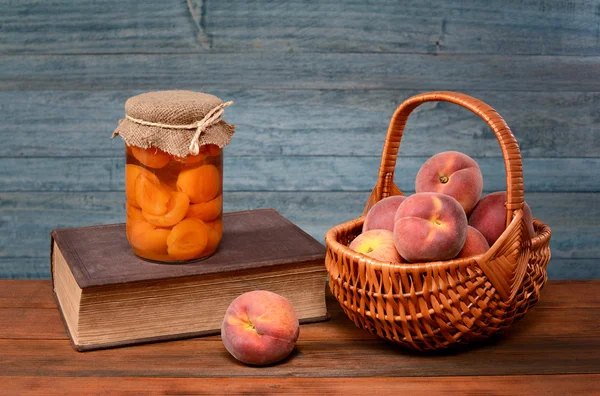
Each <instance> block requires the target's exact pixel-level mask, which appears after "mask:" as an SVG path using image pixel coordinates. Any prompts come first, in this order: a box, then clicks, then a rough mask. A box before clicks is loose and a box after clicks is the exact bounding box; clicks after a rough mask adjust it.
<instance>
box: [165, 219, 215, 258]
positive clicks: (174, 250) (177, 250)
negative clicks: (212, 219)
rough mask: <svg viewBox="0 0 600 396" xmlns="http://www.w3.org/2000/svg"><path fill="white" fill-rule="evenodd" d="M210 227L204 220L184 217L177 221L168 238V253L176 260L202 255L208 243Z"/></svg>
mask: <svg viewBox="0 0 600 396" xmlns="http://www.w3.org/2000/svg"><path fill="white" fill-rule="evenodd" d="M209 230H210V229H209V228H208V226H207V225H206V224H204V222H203V221H202V220H199V219H194V218H190V219H183V220H181V221H180V222H179V223H177V224H176V225H175V226H174V227H173V229H172V230H171V233H170V234H169V237H168V238H167V247H168V253H169V256H171V258H173V259H175V260H180V261H183V260H192V259H195V258H199V257H201V256H202V252H203V251H204V249H206V245H207V244H208V231H209Z"/></svg>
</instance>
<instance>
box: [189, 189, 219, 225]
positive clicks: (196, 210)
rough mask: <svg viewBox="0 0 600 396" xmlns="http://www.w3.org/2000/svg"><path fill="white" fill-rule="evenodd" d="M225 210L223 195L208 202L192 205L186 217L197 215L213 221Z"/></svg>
mask: <svg viewBox="0 0 600 396" xmlns="http://www.w3.org/2000/svg"><path fill="white" fill-rule="evenodd" d="M222 211H223V195H219V196H218V197H216V198H215V199H213V200H210V201H208V202H200V203H197V204H193V205H190V207H189V208H188V211H187V213H186V214H185V217H196V218H198V219H200V220H202V221H212V220H214V219H216V218H217V217H219V215H220V214H221V212H222Z"/></svg>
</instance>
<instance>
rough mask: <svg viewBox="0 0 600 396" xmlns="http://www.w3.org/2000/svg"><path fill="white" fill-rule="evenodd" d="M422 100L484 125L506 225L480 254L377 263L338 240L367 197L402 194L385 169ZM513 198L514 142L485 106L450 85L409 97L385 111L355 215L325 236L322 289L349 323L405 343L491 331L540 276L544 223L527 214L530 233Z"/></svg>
mask: <svg viewBox="0 0 600 396" xmlns="http://www.w3.org/2000/svg"><path fill="white" fill-rule="evenodd" d="M431 101H444V102H451V103H456V104H458V105H460V106H462V107H465V108H467V109H469V110H471V111H472V112H473V113H475V114H477V115H478V116H479V117H481V118H482V119H483V120H484V121H485V122H486V123H487V124H488V125H489V126H490V128H492V130H493V131H494V133H495V135H496V137H497V138H498V141H499V143H500V147H501V149H502V154H503V156H504V164H505V168H506V191H507V201H508V202H507V203H506V210H507V228H506V230H505V231H504V233H503V234H502V235H501V236H500V238H499V239H498V240H497V241H496V243H494V245H493V246H492V247H491V248H490V249H489V250H488V252H486V253H485V254H482V255H479V256H475V257H469V258H462V259H455V260H449V261H441V262H429V263H417V264H387V263H384V262H381V261H378V260H374V259H371V258H370V257H367V256H365V255H363V254H360V253H356V252H354V251H352V250H350V249H349V248H348V245H349V244H350V242H351V241H352V240H353V239H354V238H355V237H356V236H358V235H359V234H360V233H361V230H362V225H363V221H364V215H365V214H366V212H367V211H368V210H369V209H370V208H371V206H373V205H374V204H375V203H376V202H378V201H379V200H381V199H383V198H385V197H388V196H390V195H398V194H402V192H401V191H400V190H399V189H398V187H396V186H395V185H394V183H393V177H394V168H395V166H396V157H397V155H398V149H399V147H400V140H401V138H402V133H403V131H404V126H405V125H406V121H407V119H408V116H409V115H410V113H411V112H412V111H413V110H414V109H415V108H416V107H417V106H419V105H420V104H422V103H424V102H431ZM523 204H524V197H523V174H522V161H521V154H520V151H519V146H518V144H517V141H516V140H515V137H514V136H513V134H512V132H511V131H510V129H509V128H508V126H507V125H506V122H505V121H504V120H503V119H502V117H500V115H499V114H498V113H497V112H496V111H495V110H494V109H493V108H491V107H490V106H488V105H486V104H485V103H483V102H481V101H480V100H478V99H475V98H473V97H470V96H468V95H464V94H460V93H455V92H429V93H424V94H420V95H416V96H413V97H412V98H410V99H408V100H406V101H405V102H404V103H402V104H401V105H400V106H399V107H398V109H397V110H396V112H395V113H394V116H393V117H392V120H391V122H390V126H389V128H388V132H387V137H386V140H385V144H384V147H383V154H382V159H381V166H380V170H379V179H378V181H377V185H376V186H375V188H374V190H373V192H372V194H371V197H370V198H369V200H368V202H367V204H366V207H365V210H364V213H363V216H362V217H360V218H357V219H354V220H351V221H349V222H346V223H344V224H340V225H338V226H336V227H334V228H332V229H331V230H329V231H328V232H327V235H326V236H325V243H326V245H327V256H326V259H325V264H326V266H327V270H328V272H329V287H330V289H331V292H332V293H333V295H334V296H335V297H336V298H337V300H338V301H339V302H340V304H341V306H342V308H343V310H344V312H345V313H346V315H347V316H348V317H349V318H350V319H352V320H353V321H354V323H355V324H356V326H358V327H360V328H363V329H365V330H367V331H370V332H372V333H374V334H376V335H378V336H380V337H382V338H385V339H388V340H390V341H394V342H396V343H399V344H401V345H403V346H406V347H408V348H411V349H414V350H434V349H440V348H446V347H449V346H452V345H455V344H464V343H468V342H472V341H476V340H481V339H484V338H486V337H489V336H491V335H493V334H495V333H498V332H500V331H502V330H504V329H506V328H507V327H508V326H510V325H511V324H512V323H513V322H514V321H515V320H517V319H519V318H520V317H522V316H523V315H524V314H525V312H527V310H528V309H529V308H530V307H532V306H533V305H535V303H536V302H537V301H538V298H539V293H540V289H541V288H542V287H543V285H544V283H545V282H546V279H547V278H546V266H547V264H548V261H549V259H550V248H549V242H550V235H551V231H550V228H549V227H548V226H547V225H546V224H544V223H543V222H541V221H539V220H537V219H535V220H534V227H535V230H536V236H535V237H534V238H533V239H530V238H529V236H528V234H529V233H528V230H527V226H526V224H525V221H524V219H523Z"/></svg>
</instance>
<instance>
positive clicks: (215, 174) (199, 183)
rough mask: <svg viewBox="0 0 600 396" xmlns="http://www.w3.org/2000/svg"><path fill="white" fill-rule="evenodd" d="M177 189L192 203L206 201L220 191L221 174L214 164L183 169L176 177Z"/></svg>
mask: <svg viewBox="0 0 600 396" xmlns="http://www.w3.org/2000/svg"><path fill="white" fill-rule="evenodd" d="M177 189H178V190H179V191H182V192H184V193H186V194H187V196H188V197H189V198H190V201H192V202H193V203H200V202H208V201H210V200H212V199H214V198H215V197H216V196H217V194H219V192H220V191H221V174H220V173H219V170H218V169H217V167H216V166H214V165H202V166H199V167H197V168H192V169H187V170H184V171H182V172H181V173H180V174H179V177H178V178H177Z"/></svg>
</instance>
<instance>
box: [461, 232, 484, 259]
mask: <svg viewBox="0 0 600 396" xmlns="http://www.w3.org/2000/svg"><path fill="white" fill-rule="evenodd" d="M489 248H490V245H489V244H488V243H487V241H486V239H485V237H484V236H483V235H482V234H481V232H479V231H477V228H474V227H471V226H469V227H468V228H467V239H466V240H465V245H464V246H463V248H462V250H461V251H460V252H459V253H458V256H456V258H465V257H471V256H477V255H478V254H482V253H485V252H487V251H488V250H489Z"/></svg>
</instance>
